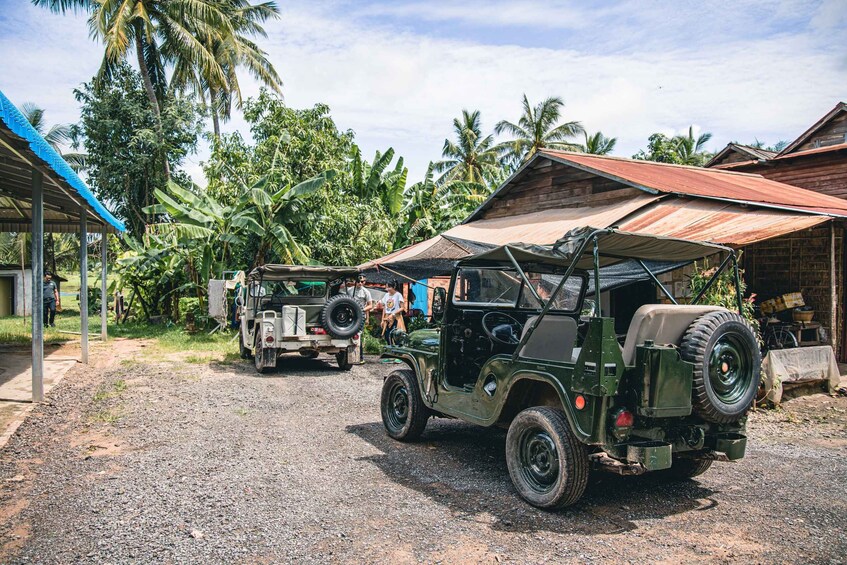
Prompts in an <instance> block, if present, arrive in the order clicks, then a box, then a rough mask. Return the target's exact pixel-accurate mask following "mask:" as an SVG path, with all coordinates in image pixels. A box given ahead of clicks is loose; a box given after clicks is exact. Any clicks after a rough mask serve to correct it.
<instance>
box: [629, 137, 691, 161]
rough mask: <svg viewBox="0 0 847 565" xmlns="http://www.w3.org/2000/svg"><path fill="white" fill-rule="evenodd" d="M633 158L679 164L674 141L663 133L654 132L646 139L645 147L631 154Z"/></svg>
mask: <svg viewBox="0 0 847 565" xmlns="http://www.w3.org/2000/svg"><path fill="white" fill-rule="evenodd" d="M632 158H633V159H638V160H641V161H655V162H657V163H674V164H680V163H681V161H680V158H679V154H678V153H677V151H676V143H675V142H674V140H673V139H672V138H669V137H668V136H666V135H665V134H663V133H654V134H653V135H651V136H650V137H649V138H648V139H647V149H641V150H639V151H638V153H636V154H635V155H633V156H632Z"/></svg>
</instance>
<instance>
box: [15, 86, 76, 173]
mask: <svg viewBox="0 0 847 565" xmlns="http://www.w3.org/2000/svg"><path fill="white" fill-rule="evenodd" d="M20 110H21V113H22V114H23V115H24V117H25V118H26V121H28V122H29V123H30V125H31V126H32V127H33V128H35V131H37V132H38V134H39V135H40V136H41V137H43V138H44V141H46V142H47V143H48V144H49V145H50V147H52V148H53V149H55V150H56V153H58V154H59V155H61V156H62V158H63V159H64V160H65V162H66V163H67V164H68V165H70V166H71V168H72V169H73V170H74V171H77V172H79V171H81V170H82V169H84V168H85V158H86V155H85V153H66V152H65V150H64V148H65V147H66V146H67V145H68V144H69V143H70V141H71V126H69V125H68V124H55V125H53V126H52V127H51V128H50V129H49V130H47V131H46V132H45V129H46V128H47V125H46V122H45V119H44V109H43V108H39V107H38V106H37V105H36V104H33V103H32V102H24V103H23V104H21V107H20Z"/></svg>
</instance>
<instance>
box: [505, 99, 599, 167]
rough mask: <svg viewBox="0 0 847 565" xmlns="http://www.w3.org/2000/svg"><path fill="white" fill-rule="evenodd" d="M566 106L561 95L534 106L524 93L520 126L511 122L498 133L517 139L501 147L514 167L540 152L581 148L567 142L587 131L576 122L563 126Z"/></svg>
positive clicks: (506, 123)
mask: <svg viewBox="0 0 847 565" xmlns="http://www.w3.org/2000/svg"><path fill="white" fill-rule="evenodd" d="M564 106H565V103H564V101H563V100H562V99H561V98H559V97H558V96H551V97H550V98H547V99H545V100H543V101H542V102H540V103H539V104H537V105H536V106H532V105H531V104H530V103H529V100H528V99H527V97H526V94H524V95H523V114H522V115H521V117H520V119H519V120H518V123H517V124H515V123H512V122H509V121H507V120H503V121H501V122H498V123H497V126H496V127H495V128H494V131H495V132H497V134H498V135H501V134H504V133H505V134H508V135H510V136H512V137H513V138H514V139H512V140H511V141H507V142H505V143H502V144H500V148H501V149H502V150H503V151H504V152H505V153H506V159H507V162H508V164H509V165H510V166H511V167H516V166H518V165H519V164H520V163H522V162H523V161H526V160H527V159H529V158H530V157H532V155H534V154H535V152H536V151H538V150H539V149H544V148H550V149H565V150H577V149H578V147H579V146H578V145H577V144H575V143H571V142H569V141H567V140H568V139H570V138H572V137H574V136H577V135H579V134H581V133H584V132H585V129H584V128H583V127H582V124H581V123H579V122H576V121H573V122H565V123H563V124H560V123H559V121H560V120H561V118H562V108H564Z"/></svg>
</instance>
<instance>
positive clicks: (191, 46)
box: [32, 0, 232, 118]
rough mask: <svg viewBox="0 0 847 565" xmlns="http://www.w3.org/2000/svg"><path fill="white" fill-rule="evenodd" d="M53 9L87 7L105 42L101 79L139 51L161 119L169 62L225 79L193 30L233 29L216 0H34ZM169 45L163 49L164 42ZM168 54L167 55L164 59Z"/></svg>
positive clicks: (92, 25)
mask: <svg viewBox="0 0 847 565" xmlns="http://www.w3.org/2000/svg"><path fill="white" fill-rule="evenodd" d="M32 1H33V3H34V4H35V5H37V6H45V7H47V8H48V9H50V10H52V11H53V12H61V13H64V12H67V11H69V10H74V11H86V12H90V13H91V16H90V18H89V20H88V22H89V27H90V30H91V35H92V36H93V37H95V38H97V39H100V40H102V41H103V43H104V45H105V56H104V58H103V64H102V66H101V73H100V75H101V77H108V76H109V73H110V70H111V69H112V68H113V67H114V65H115V64H116V63H117V62H119V61H121V60H123V59H125V58H126V57H127V56H128V55H129V52H130V50H131V49H134V50H135V56H136V58H137V61H138V68H139V71H140V72H141V78H142V80H143V82H144V90H145V92H146V93H147V97H148V98H149V99H150V105H151V107H152V108H153V112H154V113H155V114H156V117H157V118H158V117H159V115H160V113H161V109H162V104H161V98H162V97H163V95H164V92H165V90H166V87H167V80H166V78H165V72H164V69H165V65H166V63H173V64H176V63H177V62H179V60H183V59H184V60H186V61H190V62H191V64H192V65H195V66H197V67H198V68H201V69H202V70H203V73H204V74H206V75H208V76H214V77H215V79H216V80H220V81H221V82H224V81H225V76H224V73H223V70H222V69H221V68H220V65H219V64H218V63H217V61H216V60H215V58H214V56H213V55H212V53H210V52H209V50H208V49H207V48H206V46H205V45H203V43H202V42H200V41H199V40H198V39H197V38H196V37H195V36H194V34H193V33H192V31H193V30H196V29H211V30H215V31H216V32H218V33H221V34H228V33H231V32H232V25H231V22H230V20H229V18H227V16H226V14H225V13H223V12H222V11H221V10H220V9H219V6H218V2H216V1H214V0H123V1H118V0H32ZM165 45H166V46H167V47H166V48H165V49H164V50H163V46H165ZM164 52H167V55H168V58H167V60H166V59H165V56H164Z"/></svg>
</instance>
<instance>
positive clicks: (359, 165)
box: [351, 145, 409, 216]
mask: <svg viewBox="0 0 847 565" xmlns="http://www.w3.org/2000/svg"><path fill="white" fill-rule="evenodd" d="M393 159H394V149H393V148H391V147H389V148H388V150H387V151H386V152H385V153H380V152H379V151H377V152H376V154H375V155H374V159H373V163H368V162H367V161H366V160H364V159H362V153H361V151H360V150H359V148H358V147H357V146H355V145H354V146H353V154H352V172H353V184H352V187H351V192H352V193H353V194H354V195H356V196H358V197H359V198H362V199H365V200H371V199H376V198H378V199H379V201H380V202H381V203H382V206H383V208H385V211H386V212H388V213H389V214H390V215H392V216H396V215H397V214H399V213H400V211H401V210H402V209H403V195H404V193H405V191H406V181H407V178H408V174H409V170H408V169H407V168H406V167H405V165H404V163H403V158H402V157H400V158H399V159H397V163H396V164H395V165H394V168H393V169H389V168H388V167H389V165H391V161H392V160H393Z"/></svg>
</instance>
